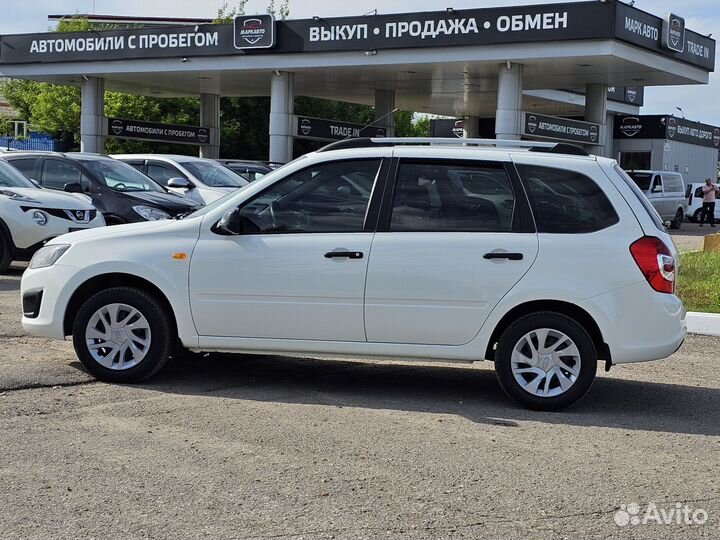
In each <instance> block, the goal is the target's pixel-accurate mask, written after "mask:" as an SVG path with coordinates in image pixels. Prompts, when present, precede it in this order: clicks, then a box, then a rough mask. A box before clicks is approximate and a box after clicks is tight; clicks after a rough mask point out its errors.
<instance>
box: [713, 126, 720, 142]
mask: <svg viewBox="0 0 720 540" xmlns="http://www.w3.org/2000/svg"><path fill="white" fill-rule="evenodd" d="M713 144H714V145H715V146H720V129H718V128H715V131H713Z"/></svg>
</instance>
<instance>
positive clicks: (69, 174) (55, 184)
mask: <svg viewBox="0 0 720 540" xmlns="http://www.w3.org/2000/svg"><path fill="white" fill-rule="evenodd" d="M81 178H82V171H80V168H79V167H77V166H76V165H73V164H72V163H66V162H64V161H60V160H58V159H48V160H45V163H44V164H43V174H42V185H43V186H44V187H46V188H50V189H59V190H63V189H65V186H66V185H67V184H79V183H80V179H81Z"/></svg>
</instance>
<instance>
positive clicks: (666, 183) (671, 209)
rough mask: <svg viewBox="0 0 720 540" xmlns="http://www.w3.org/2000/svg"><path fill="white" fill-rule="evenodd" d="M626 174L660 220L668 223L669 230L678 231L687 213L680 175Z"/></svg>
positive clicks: (656, 173) (664, 172)
mask: <svg viewBox="0 0 720 540" xmlns="http://www.w3.org/2000/svg"><path fill="white" fill-rule="evenodd" d="M628 174H629V175H630V178H632V179H633V181H634V182H635V183H636V184H637V186H638V187H639V188H640V190H641V191H642V192H643V193H644V194H645V196H646V197H647V198H648V200H649V201H650V203H651V204H652V205H653V207H654V208H655V210H657V213H658V214H660V218H661V219H662V220H663V221H664V222H666V223H667V222H669V223H670V228H671V229H679V228H680V227H681V226H682V223H683V221H685V213H686V211H687V197H686V195H685V181H684V180H683V177H682V174H680V173H676V172H667V171H628Z"/></svg>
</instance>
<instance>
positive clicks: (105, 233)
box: [48, 219, 201, 244]
mask: <svg viewBox="0 0 720 540" xmlns="http://www.w3.org/2000/svg"><path fill="white" fill-rule="evenodd" d="M200 221H201V219H198V224H199V222H200ZM189 222H190V220H185V221H177V220H173V219H163V220H160V221H142V222H140V223H128V224H124V225H113V226H112V227H98V228H96V229H84V230H82V231H76V232H72V233H69V234H64V235H62V236H58V237H57V238H53V239H52V240H50V241H49V242H48V244H73V243H75V242H84V241H88V240H96V239H98V238H103V240H105V239H110V238H115V237H121V236H134V235H141V234H144V233H148V232H150V233H156V232H160V233H162V232H163V231H162V229H167V230H168V231H170V230H174V229H177V228H179V227H181V226H182V225H183V224H185V223H189Z"/></svg>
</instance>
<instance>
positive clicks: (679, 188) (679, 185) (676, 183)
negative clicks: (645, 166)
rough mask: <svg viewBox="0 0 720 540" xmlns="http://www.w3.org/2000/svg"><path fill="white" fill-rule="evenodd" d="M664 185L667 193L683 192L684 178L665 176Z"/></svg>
mask: <svg viewBox="0 0 720 540" xmlns="http://www.w3.org/2000/svg"><path fill="white" fill-rule="evenodd" d="M663 183H664V184H665V193H682V192H683V181H682V176H678V175H676V174H670V175H668V174H663Z"/></svg>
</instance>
